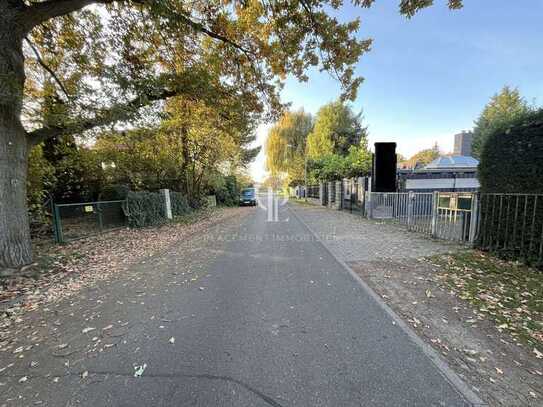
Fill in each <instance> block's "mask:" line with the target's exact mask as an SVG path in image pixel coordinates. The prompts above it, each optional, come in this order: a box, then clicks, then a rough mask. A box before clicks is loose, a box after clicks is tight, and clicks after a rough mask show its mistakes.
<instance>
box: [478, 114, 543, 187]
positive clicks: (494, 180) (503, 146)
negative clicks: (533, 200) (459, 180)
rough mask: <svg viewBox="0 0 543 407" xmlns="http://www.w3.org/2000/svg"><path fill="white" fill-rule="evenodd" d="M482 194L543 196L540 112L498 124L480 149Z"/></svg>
mask: <svg viewBox="0 0 543 407" xmlns="http://www.w3.org/2000/svg"><path fill="white" fill-rule="evenodd" d="M479 180H480V182H481V191H482V192H487V193H489V192H490V193H496V192H499V193H527V194H541V193H543V109H541V110H538V111H534V112H529V113H526V114H524V115H522V116H521V117H519V118H517V119H515V120H513V121H511V122H509V123H507V124H501V125H498V126H497V127H496V128H495V129H494V130H493V131H492V132H491V134H490V136H489V137H488V139H487V141H486V142H485V144H484V146H483V151H482V154H481V162H480V164H479Z"/></svg>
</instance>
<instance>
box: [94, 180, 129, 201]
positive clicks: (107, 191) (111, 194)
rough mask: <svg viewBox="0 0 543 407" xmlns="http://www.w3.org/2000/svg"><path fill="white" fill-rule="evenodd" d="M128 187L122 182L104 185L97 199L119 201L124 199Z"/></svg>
mask: <svg viewBox="0 0 543 407" xmlns="http://www.w3.org/2000/svg"><path fill="white" fill-rule="evenodd" d="M129 191H130V187H129V186H128V185H124V184H115V185H106V186H105V187H104V188H103V189H102V191H101V192H100V194H99V195H98V200H99V201H120V200H123V199H126V197H127V196H128V192H129Z"/></svg>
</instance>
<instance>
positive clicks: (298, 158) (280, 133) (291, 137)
mask: <svg viewBox="0 0 543 407" xmlns="http://www.w3.org/2000/svg"><path fill="white" fill-rule="evenodd" d="M312 128H313V122H312V118H311V115H310V114H308V113H305V112H304V111H303V110H298V111H295V112H289V111H287V112H285V113H283V115H282V116H281V118H280V119H279V121H278V122H277V123H276V124H275V125H274V126H273V127H272V128H271V129H270V131H269V133H268V139H267V141H266V150H265V152H266V169H267V170H268V171H270V172H271V173H272V174H279V173H286V176H287V183H288V184H292V183H299V182H300V181H302V180H303V179H304V166H305V151H306V140H307V135H308V134H309V132H310V131H311V129H312Z"/></svg>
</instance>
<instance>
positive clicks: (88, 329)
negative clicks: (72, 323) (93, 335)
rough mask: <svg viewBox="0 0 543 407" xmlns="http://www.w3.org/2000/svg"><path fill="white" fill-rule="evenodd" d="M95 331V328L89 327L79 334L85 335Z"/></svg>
mask: <svg viewBox="0 0 543 407" xmlns="http://www.w3.org/2000/svg"><path fill="white" fill-rule="evenodd" d="M95 329H96V328H92V327H90V326H89V327H87V328H85V329H83V330H82V331H81V333H84V334H86V333H87V332H90V331H94V330H95Z"/></svg>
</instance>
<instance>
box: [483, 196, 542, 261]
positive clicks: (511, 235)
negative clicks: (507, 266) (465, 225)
mask: <svg viewBox="0 0 543 407" xmlns="http://www.w3.org/2000/svg"><path fill="white" fill-rule="evenodd" d="M480 201H481V202H480V210H481V216H480V221H479V225H478V226H479V228H478V234H477V239H476V245H477V246H478V247H480V248H481V249H484V250H488V251H491V252H494V253H496V254H498V255H500V256H501V257H505V258H509V259H519V260H522V261H524V262H526V263H528V264H532V265H535V266H536V267H539V268H541V267H543V195H541V194H487V193H485V194H481V198H480Z"/></svg>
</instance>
